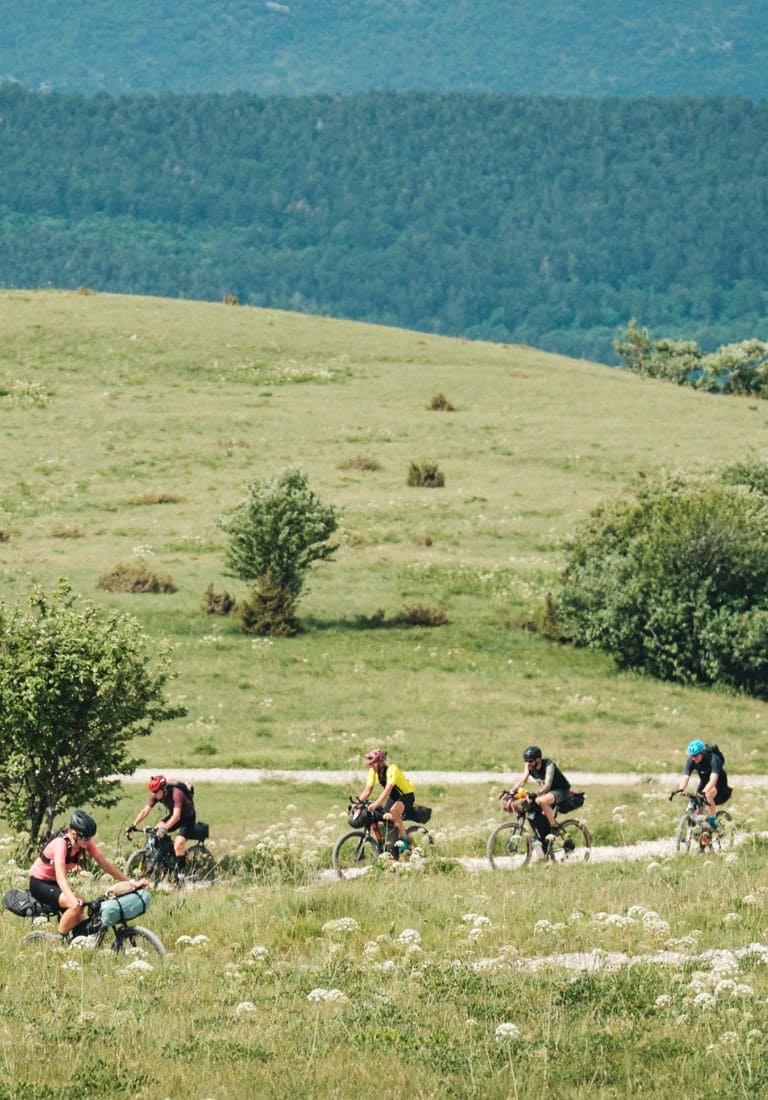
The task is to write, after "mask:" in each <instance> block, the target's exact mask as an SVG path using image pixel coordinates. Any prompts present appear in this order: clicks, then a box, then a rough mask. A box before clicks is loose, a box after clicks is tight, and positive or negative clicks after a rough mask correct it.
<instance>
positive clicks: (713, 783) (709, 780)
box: [674, 737, 733, 829]
mask: <svg viewBox="0 0 768 1100" xmlns="http://www.w3.org/2000/svg"><path fill="white" fill-rule="evenodd" d="M691 772H696V774H697V775H698V777H699V787H698V793H699V794H701V795H703V796H704V798H705V799H706V803H707V813H708V815H709V824H710V826H711V827H712V828H713V829H715V828H716V827H717V816H716V811H715V806H722V805H723V803H724V802H727V801H728V799H729V798H730V797H731V795H732V794H733V791H732V790H731V788H730V787H729V786H728V776H727V775H726V774H725V759H724V758H723V755H722V753H721V752H720V750H719V749H718V747H717V745H705V744H704V742H703V741H702V740H700V739H699V738H698V737H697V738H695V739H694V740H693V741H691V743H690V745H689V746H688V759H687V760H686V762H685V769H684V771H683V777H682V779H681V780H680V782H679V784H678V787H677V790H676V791H675V792H674V793H675V794H684V793H685V788H686V787H687V786H688V780H689V779H690V777H691Z"/></svg>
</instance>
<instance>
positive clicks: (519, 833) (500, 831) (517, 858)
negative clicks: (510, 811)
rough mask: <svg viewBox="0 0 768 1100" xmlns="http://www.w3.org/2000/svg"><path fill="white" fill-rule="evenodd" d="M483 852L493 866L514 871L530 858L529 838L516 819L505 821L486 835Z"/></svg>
mask: <svg viewBox="0 0 768 1100" xmlns="http://www.w3.org/2000/svg"><path fill="white" fill-rule="evenodd" d="M485 854H486V855H487V857H488V862H489V863H490V865H491V867H493V868H496V869H498V868H508V869H510V870H512V871H516V870H517V868H518V867H524V866H525V864H526V863H529V862H530V859H531V838H530V836H527V835H526V833H525V830H524V828H523V826H522V825H521V824H520V823H519V822H518V821H505V822H504V824H503V825H499V827H498V828H497V829H494V830H493V832H492V833H491V835H490V836H489V837H488V843H487V844H486V846H485Z"/></svg>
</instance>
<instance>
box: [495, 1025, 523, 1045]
mask: <svg viewBox="0 0 768 1100" xmlns="http://www.w3.org/2000/svg"><path fill="white" fill-rule="evenodd" d="M519 1038H520V1028H519V1027H518V1026H517V1024H510V1023H507V1024H499V1026H498V1027H497V1028H496V1041H497V1042H499V1043H503V1042H505V1041H511V1040H513V1039H519Z"/></svg>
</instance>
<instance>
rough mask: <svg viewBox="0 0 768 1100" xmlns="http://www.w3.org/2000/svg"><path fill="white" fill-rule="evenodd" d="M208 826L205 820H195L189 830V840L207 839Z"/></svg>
mask: <svg viewBox="0 0 768 1100" xmlns="http://www.w3.org/2000/svg"><path fill="white" fill-rule="evenodd" d="M210 831H211V830H210V826H209V825H208V823H207V822H205V821H196V822H195V824H194V825H193V826H192V828H191V830H190V837H189V839H190V840H207V839H208V835H209V833H210Z"/></svg>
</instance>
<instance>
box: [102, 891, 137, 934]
mask: <svg viewBox="0 0 768 1100" xmlns="http://www.w3.org/2000/svg"><path fill="white" fill-rule="evenodd" d="M147 909H149V890H144V889H140V890H132V891H131V893H130V894H123V895H122V897H119V898H107V899H106V901H103V902H102V903H101V909H100V910H99V916H100V917H101V923H102V924H103V925H106V926H107V927H108V926H109V925H111V924H117V922H118V921H119V920H133V918H134V917H140V916H141V914H142V913H146V911H147Z"/></svg>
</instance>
